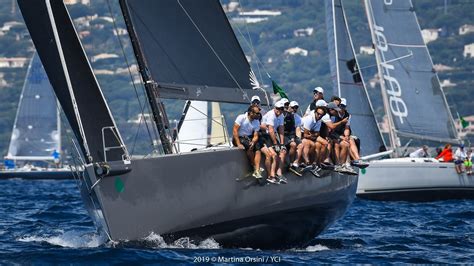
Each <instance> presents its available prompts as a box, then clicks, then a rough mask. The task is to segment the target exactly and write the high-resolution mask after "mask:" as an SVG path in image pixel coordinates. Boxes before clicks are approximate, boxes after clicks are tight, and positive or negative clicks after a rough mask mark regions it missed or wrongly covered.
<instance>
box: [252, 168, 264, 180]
mask: <svg viewBox="0 0 474 266" xmlns="http://www.w3.org/2000/svg"><path fill="white" fill-rule="evenodd" d="M252 176H253V177H255V178H257V179H258V178H262V174H261V173H260V171H258V170H255V171H253V174H252Z"/></svg>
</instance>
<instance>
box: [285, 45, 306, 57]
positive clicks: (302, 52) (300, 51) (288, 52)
mask: <svg viewBox="0 0 474 266" xmlns="http://www.w3.org/2000/svg"><path fill="white" fill-rule="evenodd" d="M285 54H286V55H301V56H308V50H305V49H303V48H299V47H293V48H289V49H286V50H285Z"/></svg>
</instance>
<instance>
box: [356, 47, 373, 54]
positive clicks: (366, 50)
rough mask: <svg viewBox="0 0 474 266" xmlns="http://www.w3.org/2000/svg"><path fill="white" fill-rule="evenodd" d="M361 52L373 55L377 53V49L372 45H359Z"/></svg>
mask: <svg viewBox="0 0 474 266" xmlns="http://www.w3.org/2000/svg"><path fill="white" fill-rule="evenodd" d="M359 53H360V54H365V55H373V54H374V53H375V49H374V48H373V47H372V46H361V47H359Z"/></svg>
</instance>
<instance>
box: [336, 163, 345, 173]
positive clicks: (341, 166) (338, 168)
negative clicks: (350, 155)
mask: <svg viewBox="0 0 474 266" xmlns="http://www.w3.org/2000/svg"><path fill="white" fill-rule="evenodd" d="M334 171H336V172H339V173H342V172H344V166H343V165H336V166H335V167H334Z"/></svg>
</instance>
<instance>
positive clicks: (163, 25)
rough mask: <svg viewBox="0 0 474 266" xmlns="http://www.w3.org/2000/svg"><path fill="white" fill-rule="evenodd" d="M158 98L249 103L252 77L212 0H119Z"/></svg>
mask: <svg viewBox="0 0 474 266" xmlns="http://www.w3.org/2000/svg"><path fill="white" fill-rule="evenodd" d="M120 4H121V6H122V9H125V10H124V13H125V14H128V15H129V16H130V21H131V26H132V30H133V31H134V34H136V37H137V40H134V41H138V42H139V45H140V48H141V51H142V53H143V57H144V58H143V59H144V61H146V66H147V68H148V69H147V70H148V71H149V72H150V74H151V77H152V78H153V80H154V82H156V83H157V84H158V87H157V88H158V89H157V93H158V94H159V96H160V97H162V98H172V99H185V100H200V101H217V102H237V103H249V102H250V97H251V96H252V95H259V96H260V99H265V97H264V95H263V93H262V91H260V90H255V87H257V86H258V85H257V83H258V82H257V81H256V78H255V75H254V74H253V72H252V71H251V69H250V65H249V64H248V62H247V60H245V55H244V53H243V51H242V49H241V47H240V45H239V43H238V41H237V39H236V37H235V35H234V32H233V31H232V28H231V26H230V24H229V22H228V20H227V18H226V15H225V13H224V11H223V10H222V7H221V5H220V3H219V1H216V0H201V1H195V0H180V1H176V0H160V1H147V0H120Z"/></svg>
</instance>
